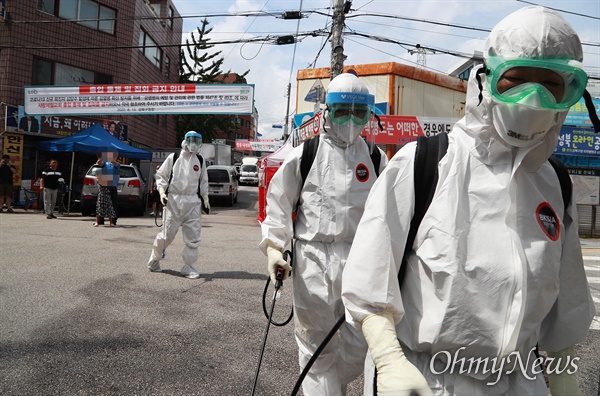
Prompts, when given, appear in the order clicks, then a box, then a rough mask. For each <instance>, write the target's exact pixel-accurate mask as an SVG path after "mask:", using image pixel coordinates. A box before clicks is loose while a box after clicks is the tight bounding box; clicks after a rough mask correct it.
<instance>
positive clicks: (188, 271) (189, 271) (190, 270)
mask: <svg viewBox="0 0 600 396" xmlns="http://www.w3.org/2000/svg"><path fill="white" fill-rule="evenodd" d="M181 275H183V276H185V277H186V278H190V279H198V278H200V274H199V273H198V271H196V268H194V267H192V266H191V265H187V264H186V265H184V266H183V268H182V269H181Z"/></svg>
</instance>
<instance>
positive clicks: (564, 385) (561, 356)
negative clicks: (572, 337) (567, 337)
mask: <svg viewBox="0 0 600 396" xmlns="http://www.w3.org/2000/svg"><path fill="white" fill-rule="evenodd" d="M548 357H549V358H554V361H553V362H552V364H551V365H550V369H552V372H551V373H548V377H549V379H550V393H552V396H581V390H580V389H579V384H578V383H577V374H576V373H573V374H569V373H567V370H564V371H563V372H562V373H560V374H557V373H556V371H555V370H554V368H555V367H557V366H556V365H557V363H558V362H560V363H558V367H560V368H563V367H564V366H565V365H567V362H572V361H573V358H575V347H574V346H570V347H567V348H565V349H563V350H560V351H558V352H548Z"/></svg>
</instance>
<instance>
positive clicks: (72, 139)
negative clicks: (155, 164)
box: [37, 123, 152, 209]
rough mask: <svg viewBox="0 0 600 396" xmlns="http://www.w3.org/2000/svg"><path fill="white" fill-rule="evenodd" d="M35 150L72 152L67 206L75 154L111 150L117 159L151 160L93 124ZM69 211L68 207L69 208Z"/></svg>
mask: <svg viewBox="0 0 600 396" xmlns="http://www.w3.org/2000/svg"><path fill="white" fill-rule="evenodd" d="M37 148H38V149H40V150H45V151H56V152H72V153H73V155H72V159H71V178H70V179H69V206H70V202H71V189H72V185H73V167H74V165H75V152H76V151H80V152H83V153H88V154H96V153H98V152H100V151H107V150H111V149H112V150H113V151H118V152H119V157H125V158H140V159H151V158H152V153H151V152H149V151H146V150H142V149H138V148H135V147H132V146H130V145H128V144H127V143H123V142H122V141H120V140H119V139H117V138H115V137H114V136H112V135H111V134H110V133H108V132H107V131H106V130H105V129H104V127H103V126H102V125H101V124H99V123H98V124H94V125H92V126H91V127H89V128H87V129H84V130H83V131H81V132H79V133H76V134H75V135H71V136H67V137H64V138H61V139H54V140H47V141H45V142H40V143H38V144H37ZM69 209H70V207H69Z"/></svg>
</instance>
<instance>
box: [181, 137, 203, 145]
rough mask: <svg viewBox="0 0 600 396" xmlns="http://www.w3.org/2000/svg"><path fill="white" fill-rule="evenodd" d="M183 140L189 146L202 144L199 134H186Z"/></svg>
mask: <svg viewBox="0 0 600 396" xmlns="http://www.w3.org/2000/svg"><path fill="white" fill-rule="evenodd" d="M185 142H186V143H187V144H188V145H189V146H191V145H194V146H200V145H201V144H202V138H201V137H200V136H188V137H186V138H185Z"/></svg>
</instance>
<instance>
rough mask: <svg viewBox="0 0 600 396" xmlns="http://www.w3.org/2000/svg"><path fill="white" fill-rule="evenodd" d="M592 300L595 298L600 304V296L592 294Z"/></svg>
mask: <svg viewBox="0 0 600 396" xmlns="http://www.w3.org/2000/svg"><path fill="white" fill-rule="evenodd" d="M592 300H594V302H595V303H596V304H600V297H596V296H594V295H592Z"/></svg>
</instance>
